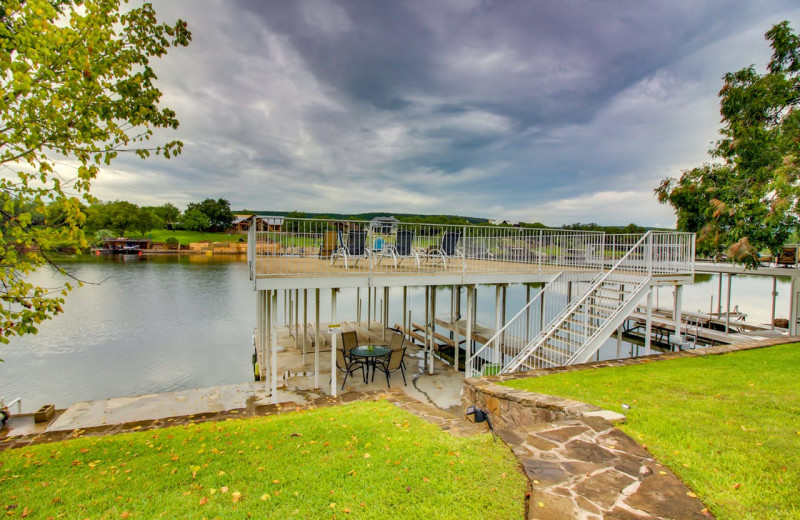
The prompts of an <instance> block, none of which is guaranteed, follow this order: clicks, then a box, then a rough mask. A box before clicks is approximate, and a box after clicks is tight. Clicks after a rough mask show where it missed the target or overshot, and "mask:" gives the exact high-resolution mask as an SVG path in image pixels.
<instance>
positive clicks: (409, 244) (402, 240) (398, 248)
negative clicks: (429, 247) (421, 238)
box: [378, 229, 419, 269]
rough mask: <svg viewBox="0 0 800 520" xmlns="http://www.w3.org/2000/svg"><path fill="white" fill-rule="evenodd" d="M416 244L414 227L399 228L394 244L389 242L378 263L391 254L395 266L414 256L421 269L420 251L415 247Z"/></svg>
mask: <svg viewBox="0 0 800 520" xmlns="http://www.w3.org/2000/svg"><path fill="white" fill-rule="evenodd" d="M413 245H414V230H413V229H398V230H397V233H395V238H394V244H387V245H386V246H385V247H384V249H383V252H382V254H381V257H380V258H379V259H378V263H379V264H380V263H381V260H383V258H384V257H387V256H390V257H392V260H393V261H394V268H395V269H397V266H398V265H400V263H401V262H402V261H403V260H404V259H406V258H413V259H414V260H415V261H416V262H417V269H419V253H418V252H417V251H416V250H415V249H414V248H413Z"/></svg>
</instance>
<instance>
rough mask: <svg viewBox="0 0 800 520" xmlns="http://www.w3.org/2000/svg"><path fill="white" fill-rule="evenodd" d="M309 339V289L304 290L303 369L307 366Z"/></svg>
mask: <svg viewBox="0 0 800 520" xmlns="http://www.w3.org/2000/svg"><path fill="white" fill-rule="evenodd" d="M307 338H308V289H303V367H305V366H306V339H307Z"/></svg>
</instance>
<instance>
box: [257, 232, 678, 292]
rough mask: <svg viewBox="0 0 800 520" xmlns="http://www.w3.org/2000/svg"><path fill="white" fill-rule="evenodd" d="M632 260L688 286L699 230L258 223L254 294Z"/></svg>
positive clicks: (547, 271)
mask: <svg viewBox="0 0 800 520" xmlns="http://www.w3.org/2000/svg"><path fill="white" fill-rule="evenodd" d="M626 255H627V258H626V265H627V266H636V270H637V271H640V272H643V273H646V274H648V275H651V276H653V277H654V278H658V279H661V280H662V281H681V282H686V281H689V282H690V281H691V277H692V276H693V274H694V264H693V258H694V234H693V233H681V232H649V233H647V234H630V235H612V234H606V233H602V232H593V231H573V230H560V229H544V228H519V227H501V226H493V225H492V226H454V225H434V224H418V223H405V222H398V223H392V224H386V223H380V224H378V225H375V224H373V223H370V222H369V221H358V220H325V219H290V218H281V219H275V218H269V217H268V218H261V217H254V218H253V220H252V223H251V226H250V229H249V239H248V263H249V269H250V278H251V280H253V282H254V285H255V288H256V289H288V288H292V289H294V288H334V287H360V286H403V285H450V284H480V283H518V282H520V283H522V282H538V281H548V280H549V279H551V278H552V277H554V276H555V275H556V274H558V273H559V272H565V271H574V272H585V273H599V272H603V271H606V270H608V269H611V268H612V267H614V265H615V264H616V263H617V261H619V260H620V259H622V258H623V257H625V256H626Z"/></svg>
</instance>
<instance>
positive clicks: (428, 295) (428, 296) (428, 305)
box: [422, 285, 431, 368]
mask: <svg viewBox="0 0 800 520" xmlns="http://www.w3.org/2000/svg"><path fill="white" fill-rule="evenodd" d="M430 320H431V288H430V286H429V285H426V286H425V319H424V320H422V324H423V326H424V327H425V346H424V347H423V349H422V350H423V352H425V356H424V358H423V363H422V366H423V368H425V365H426V364H428V346H429V345H430V343H431V342H430V340H429V339H428V333H430V330H431V326H430Z"/></svg>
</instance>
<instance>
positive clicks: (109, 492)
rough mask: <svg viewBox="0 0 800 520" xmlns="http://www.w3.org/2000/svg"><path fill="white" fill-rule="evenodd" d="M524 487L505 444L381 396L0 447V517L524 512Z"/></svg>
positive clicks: (511, 514) (439, 515)
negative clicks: (459, 431)
mask: <svg viewBox="0 0 800 520" xmlns="http://www.w3.org/2000/svg"><path fill="white" fill-rule="evenodd" d="M525 486H526V483H525V477H524V476H523V475H522V474H521V472H520V471H519V470H518V468H517V462H516V459H515V458H514V457H513V455H512V454H511V453H510V452H509V450H508V448H507V447H506V446H505V445H504V444H503V443H501V442H492V438H491V437H490V436H488V435H481V436H477V437H469V438H454V437H451V436H450V435H449V434H448V433H445V432H443V431H441V430H440V429H439V428H438V427H436V426H434V425H431V424H428V423H425V422H423V421H422V420H421V419H419V418H417V417H416V416H414V415H411V414H409V413H407V412H404V411H402V410H400V409H398V408H396V407H395V406H393V405H392V404H390V403H387V402H385V401H378V402H365V403H355V404H350V405H343V406H336V407H331V408H323V409H318V410H311V411H307V412H295V413H289V414H284V415H277V416H270V417H259V418H253V419H243V420H232V421H225V422H218V423H202V424H192V425H189V426H186V427H174V428H168V429H161V430H152V431H146V432H136V433H131V434H124V435H117V436H109V437H94V438H82V439H76V440H72V441H67V442H60V443H54V444H42V445H38V446H31V447H26V448H21V449H17V450H8V451H6V452H4V453H0V490H2V493H0V511H3V515H4V518H21V517H23V516H24V517H26V518H42V519H44V518H47V517H54V518H87V517H88V518H115V519H116V518H142V519H152V518H198V519H199V518H209V519H211V518H249V517H251V516H252V517H253V518H375V519H381V520H385V519H387V518H426V519H444V518H452V519H462V518H514V519H520V518H522V517H523V516H524V496H525ZM26 511H27V515H26V514H25V512H26ZM6 515H8V516H6Z"/></svg>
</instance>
